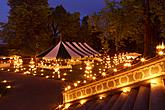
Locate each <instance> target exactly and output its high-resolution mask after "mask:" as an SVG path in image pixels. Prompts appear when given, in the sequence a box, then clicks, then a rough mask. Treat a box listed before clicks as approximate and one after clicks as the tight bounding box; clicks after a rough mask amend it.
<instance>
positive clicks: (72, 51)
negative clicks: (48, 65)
mask: <svg viewBox="0 0 165 110" xmlns="http://www.w3.org/2000/svg"><path fill="white" fill-rule="evenodd" d="M98 54H100V53H99V52H97V51H96V50H94V49H93V48H91V47H90V46H89V45H88V44H87V43H80V42H78V43H77V42H62V41H60V42H59V43H58V44H57V45H56V46H55V47H51V48H49V49H47V50H45V51H43V52H42V53H41V54H39V55H38V56H37V57H43V58H44V59H58V58H60V59H70V58H82V57H87V56H95V55H98Z"/></svg>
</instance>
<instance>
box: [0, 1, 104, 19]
mask: <svg viewBox="0 0 165 110" xmlns="http://www.w3.org/2000/svg"><path fill="white" fill-rule="evenodd" d="M49 4H50V6H51V7H55V6H57V5H60V4H62V5H63V6H64V8H65V9H66V10H67V11H69V12H75V11H76V12H80V13H81V17H82V16H85V15H90V14H92V13H94V12H98V11H99V10H100V9H102V8H103V7H104V5H105V4H104V0H49ZM8 12H9V7H8V6H7V0H0V22H7V16H8Z"/></svg>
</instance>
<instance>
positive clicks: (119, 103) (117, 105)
mask: <svg viewBox="0 0 165 110" xmlns="http://www.w3.org/2000/svg"><path fill="white" fill-rule="evenodd" d="M127 98H128V93H124V92H122V93H121V94H120V96H119V97H118V99H117V100H116V102H115V103H114V104H113V106H112V108H111V110H121V108H122V106H123V104H124V102H125V101H126V100H127Z"/></svg>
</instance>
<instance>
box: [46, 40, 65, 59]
mask: <svg viewBox="0 0 165 110" xmlns="http://www.w3.org/2000/svg"><path fill="white" fill-rule="evenodd" d="M61 43H62V42H59V43H58V44H57V46H56V47H55V48H53V49H52V50H51V51H50V52H49V53H48V54H47V55H45V56H44V59H56V57H57V54H58V51H59V48H60V45H61Z"/></svg>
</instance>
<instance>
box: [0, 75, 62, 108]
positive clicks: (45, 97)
mask: <svg viewBox="0 0 165 110" xmlns="http://www.w3.org/2000/svg"><path fill="white" fill-rule="evenodd" d="M4 79H5V80H9V81H11V84H12V85H13V86H14V87H13V88H12V89H11V90H9V91H8V93H7V94H6V95H5V96H4V97H2V98H0V110H54V108H56V106H57V105H58V104H60V103H62V83H61V82H60V81H57V80H51V79H45V78H40V77H33V76H26V75H23V74H22V73H13V72H0V80H4Z"/></svg>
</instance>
